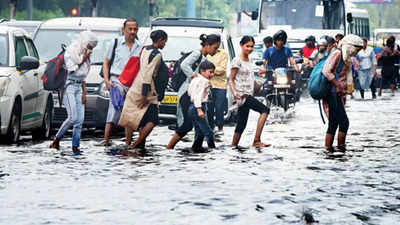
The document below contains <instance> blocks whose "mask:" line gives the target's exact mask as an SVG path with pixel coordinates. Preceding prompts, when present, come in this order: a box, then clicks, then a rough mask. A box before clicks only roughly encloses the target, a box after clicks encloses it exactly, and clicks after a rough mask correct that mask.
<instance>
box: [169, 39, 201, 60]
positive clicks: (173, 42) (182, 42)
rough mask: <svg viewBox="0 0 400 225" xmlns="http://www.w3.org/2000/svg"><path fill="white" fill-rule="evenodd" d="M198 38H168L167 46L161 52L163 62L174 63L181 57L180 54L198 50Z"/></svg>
mask: <svg viewBox="0 0 400 225" xmlns="http://www.w3.org/2000/svg"><path fill="white" fill-rule="evenodd" d="M200 48H201V45H200V39H199V38H198V37H176V36H175V37H174V36H172V37H168V41H167V44H166V45H165V47H164V49H162V50H161V53H162V56H163V59H164V61H176V60H178V59H179V58H180V57H181V53H182V52H185V53H186V52H190V51H193V50H197V49H200Z"/></svg>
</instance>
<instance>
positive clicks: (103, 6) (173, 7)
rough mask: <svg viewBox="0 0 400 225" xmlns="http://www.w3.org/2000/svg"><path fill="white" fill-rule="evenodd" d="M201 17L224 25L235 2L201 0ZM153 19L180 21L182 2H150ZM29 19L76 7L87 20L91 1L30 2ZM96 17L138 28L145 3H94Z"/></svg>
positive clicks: (245, 1) (247, 4)
mask: <svg viewBox="0 0 400 225" xmlns="http://www.w3.org/2000/svg"><path fill="white" fill-rule="evenodd" d="M196 1H197V16H198V17H200V0H196ZM203 1H204V6H205V7H204V12H203V13H204V17H206V18H214V19H215V18H219V19H223V20H224V21H225V24H228V22H229V19H230V16H231V15H232V13H234V12H235V10H234V6H236V1H230V0H203ZM154 2H155V4H156V5H155V10H154V16H155V17H157V16H160V17H183V16H184V15H185V7H186V0H154ZM33 3H34V5H33V6H34V11H33V19H35V20H45V19H49V18H54V17H63V16H69V14H70V10H71V9H72V8H74V7H79V15H80V16H91V6H92V3H91V0H67V1H66V0H34V1H33ZM257 5H258V1H257V0H242V6H243V9H247V10H255V9H256V8H257ZM0 6H1V10H0V18H8V17H9V15H10V14H9V13H10V12H9V7H8V1H4V0H2V1H0ZM26 7H27V4H26V1H24V0H19V2H18V9H17V18H16V19H21V20H24V19H27V16H26V12H25V11H26ZM98 15H99V16H105V17H118V18H126V17H133V18H135V19H137V20H138V22H139V24H140V25H141V26H147V25H148V22H149V21H148V18H149V9H148V0H98Z"/></svg>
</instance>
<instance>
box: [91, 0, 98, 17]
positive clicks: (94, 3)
mask: <svg viewBox="0 0 400 225" xmlns="http://www.w3.org/2000/svg"><path fill="white" fill-rule="evenodd" d="M91 3H92V17H97V9H98V4H97V3H98V0H91Z"/></svg>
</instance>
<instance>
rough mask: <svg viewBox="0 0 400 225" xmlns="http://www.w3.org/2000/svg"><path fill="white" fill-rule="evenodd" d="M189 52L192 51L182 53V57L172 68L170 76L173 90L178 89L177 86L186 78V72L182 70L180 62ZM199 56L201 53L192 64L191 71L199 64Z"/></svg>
mask: <svg viewBox="0 0 400 225" xmlns="http://www.w3.org/2000/svg"><path fill="white" fill-rule="evenodd" d="M190 54H192V52H188V53H185V54H182V57H181V58H180V59H178V60H177V61H176V62H175V64H174V68H173V69H172V77H171V87H172V89H173V90H174V91H178V90H179V88H180V87H181V86H182V84H183V83H184V82H185V81H186V79H187V76H186V74H185V73H184V72H183V71H182V68H181V64H182V62H183V60H185V59H186V58H187V57H188V56H189V55H190ZM201 58H202V55H201V54H200V57H199V58H198V59H197V60H196V62H195V63H194V64H193V65H192V69H193V71H194V70H196V68H197V67H198V66H199V64H200V61H201Z"/></svg>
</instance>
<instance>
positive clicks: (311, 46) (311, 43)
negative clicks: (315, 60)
mask: <svg viewBox="0 0 400 225" xmlns="http://www.w3.org/2000/svg"><path fill="white" fill-rule="evenodd" d="M305 42H306V45H305V46H304V47H303V48H302V49H301V50H300V56H301V57H303V58H306V59H309V58H310V56H311V54H312V53H313V52H314V51H315V50H318V49H317V47H316V46H315V37H314V36H312V35H310V36H308V37H307V38H306V40H305Z"/></svg>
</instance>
